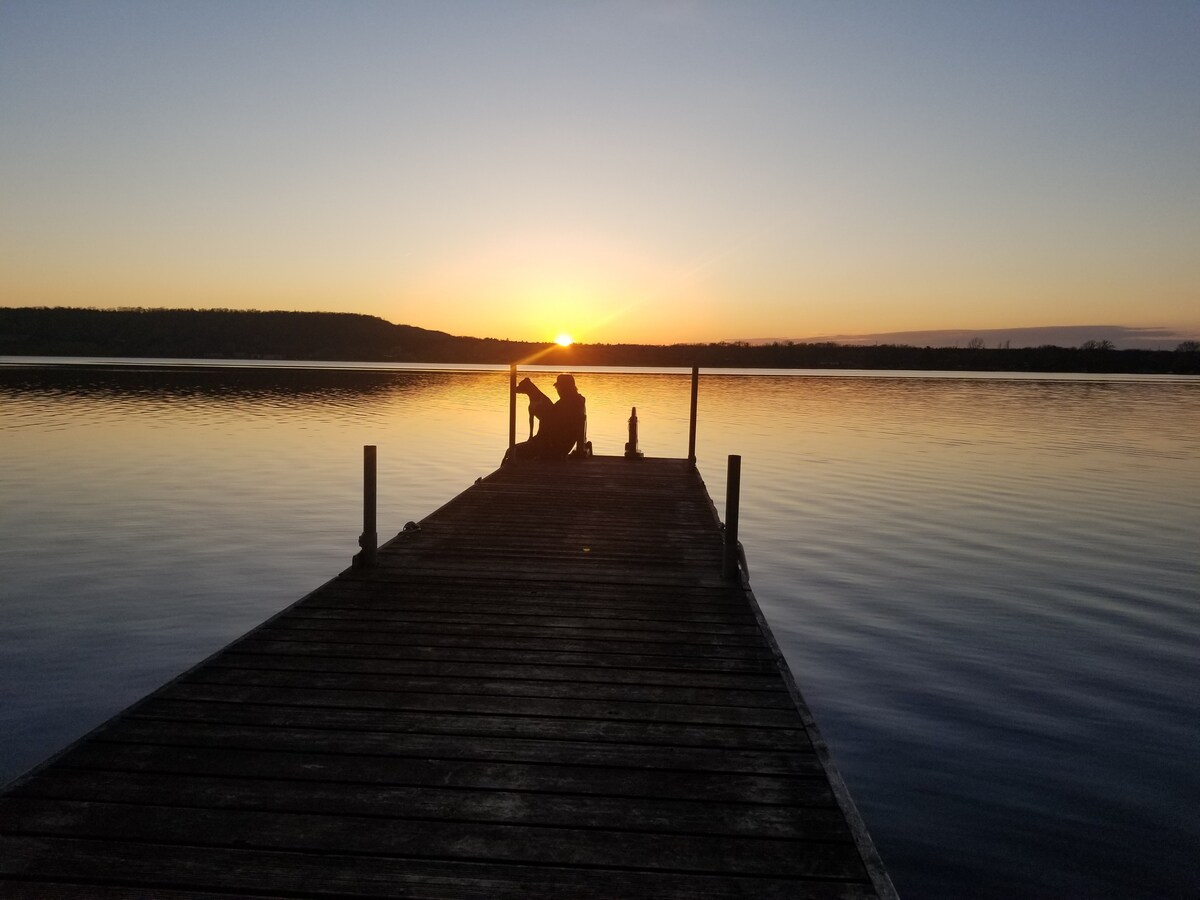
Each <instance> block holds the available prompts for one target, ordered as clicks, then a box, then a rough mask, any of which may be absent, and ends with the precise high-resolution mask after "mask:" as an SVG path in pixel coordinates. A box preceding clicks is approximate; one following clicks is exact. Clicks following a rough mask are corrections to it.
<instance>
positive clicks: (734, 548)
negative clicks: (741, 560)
mask: <svg viewBox="0 0 1200 900" xmlns="http://www.w3.org/2000/svg"><path fill="white" fill-rule="evenodd" d="M741 501H742V458H741V457H740V456H738V455H736V454H730V456H729V472H728V475H727V476H726V479H725V556H724V560H723V561H722V564H721V574H722V575H723V576H724V577H725V578H727V579H728V580H730V581H737V580H738V578H739V576H738V506H739V505H740V504H741Z"/></svg>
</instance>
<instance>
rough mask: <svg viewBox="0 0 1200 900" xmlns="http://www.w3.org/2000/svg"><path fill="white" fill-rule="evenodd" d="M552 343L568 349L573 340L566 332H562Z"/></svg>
mask: <svg viewBox="0 0 1200 900" xmlns="http://www.w3.org/2000/svg"><path fill="white" fill-rule="evenodd" d="M554 343H556V344H558V346H560V347H570V346H571V345H572V344H573V343H575V339H574V338H573V337H571V336H570V335H569V334H567V333H566V332H563V333H562V334H560V335H559V336H558V337H556V338H555V339H554Z"/></svg>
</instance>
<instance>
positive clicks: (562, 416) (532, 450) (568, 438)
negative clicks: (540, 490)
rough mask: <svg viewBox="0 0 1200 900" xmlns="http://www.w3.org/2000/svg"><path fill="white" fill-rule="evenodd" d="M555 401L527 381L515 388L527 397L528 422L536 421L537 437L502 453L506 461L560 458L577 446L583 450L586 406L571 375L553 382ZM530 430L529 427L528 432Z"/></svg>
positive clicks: (560, 376) (534, 436)
mask: <svg viewBox="0 0 1200 900" xmlns="http://www.w3.org/2000/svg"><path fill="white" fill-rule="evenodd" d="M554 389H555V390H556V391H557V392H558V400H557V402H555V401H552V400H551V399H550V398H549V397H547V396H546V395H545V394H544V393H542V391H541V390H540V389H539V388H538V386H537V385H535V384H534V383H533V382H532V381H530V380H529V379H528V378H523V379H522V380H521V383H520V384H518V385H517V393H518V394H527V395H528V396H529V413H530V417H531V419H530V421H531V423H532V419H533V418H536V419H537V420H538V430H537V434H535V435H533V436H532V437H531V438H530V439H529V440H527V441H522V442H521V443H519V444H516V445H514V446H513V447H512V449H511V450H510V451H509V452H508V453H507V454H505V457H504V458H505V460H508V459H562V458H564V457H566V456H567V455H568V454H569V453H570V452H571V448H572V447H574V446H575V445H576V444H577V443H578V444H579V445H580V450H581V451H584V449H585V442H586V439H587V438H586V433H585V428H586V427H587V426H586V423H587V405H586V400H585V398H584V396H583V395H582V394H581V393H579V389H578V388H577V387H576V386H575V377H574V376H573V375H566V374H563V375H559V376H558V378H556V379H555V381H554ZM530 430H532V424H531V429H530Z"/></svg>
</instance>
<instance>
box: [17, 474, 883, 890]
mask: <svg viewBox="0 0 1200 900" xmlns="http://www.w3.org/2000/svg"><path fill="white" fill-rule="evenodd" d="M720 564H721V538H720V532H719V528H718V523H717V520H716V517H715V512H714V509H713V505H712V503H711V501H710V500H709V498H708V496H707V494H706V493H705V491H704V487H703V482H702V481H700V479H699V477H698V476H697V474H696V473H695V470H694V468H692V467H691V466H689V465H688V464H687V463H686V462H684V461H681V460H644V461H638V462H637V463H631V461H627V460H621V459H604V458H597V459H591V460H585V461H582V462H581V463H562V464H547V465H525V464H516V465H513V466H509V467H505V468H504V469H501V470H500V471H498V472H496V473H494V474H493V475H491V476H489V477H488V478H487V479H484V480H483V481H481V482H479V483H478V484H476V485H475V486H474V487H473V488H471V489H469V490H467V491H465V492H464V493H463V494H461V495H459V496H458V497H456V498H454V499H453V500H451V501H450V502H449V503H448V504H446V505H445V506H444V507H442V508H441V509H439V510H438V511H436V512H435V513H434V514H432V515H431V516H428V517H427V518H426V519H424V520H422V522H421V523H420V528H419V529H416V530H410V531H405V532H402V533H401V534H400V535H398V536H397V537H396V538H395V539H393V540H392V541H389V542H388V543H387V544H385V545H384V546H383V547H381V548H380V550H379V553H378V565H377V566H375V567H374V568H371V569H350V570H347V571H346V572H344V573H342V574H341V575H340V576H339V577H338V578H336V579H335V580H333V581H332V582H330V583H329V584H327V585H325V586H324V587H322V588H321V589H318V590H317V591H315V592H314V593H313V594H311V595H309V596H308V597H306V598H304V599H303V600H301V601H300V602H298V603H297V604H295V605H294V606H292V607H291V608H289V609H288V610H286V611H284V612H283V613H281V614H280V615H278V616H276V617H274V618H272V619H271V620H269V621H268V622H266V623H264V624H263V625H262V626H260V627H259V628H258V629H255V630H254V631H253V632H251V633H250V634H249V635H247V636H245V637H244V638H242V639H240V640H238V641H235V642H233V643H232V644H231V645H230V646H229V647H228V648H226V649H225V650H224V651H223V652H221V653H219V654H217V655H215V656H214V657H213V658H211V659H210V660H208V661H207V662H206V663H205V664H202V665H200V666H198V667H196V668H194V669H192V670H191V671H189V672H186V673H184V674H183V675H182V676H180V677H179V678H177V679H175V680H174V681H172V682H171V683H170V684H168V685H166V686H164V687H163V688H161V689H160V690H158V691H156V692H155V693H154V694H152V695H151V696H150V697H148V698H146V699H145V700H143V701H141V702H140V703H138V704H135V705H134V706H133V707H132V708H130V709H129V710H127V711H126V712H125V713H123V714H122V715H120V716H118V717H116V718H115V719H113V720H112V721H110V722H109V723H107V724H106V725H105V726H103V727H102V728H100V729H98V730H97V731H96V732H94V733H93V734H92V735H90V736H88V737H87V738H85V739H84V740H82V741H80V742H78V743H77V744H76V745H74V746H72V747H71V748H69V749H68V750H67V751H65V752H63V753H62V754H60V755H59V756H58V757H57V758H56V759H54V760H53V761H51V762H50V763H49V764H47V765H46V766H44V767H42V768H41V769H39V770H37V771H35V772H34V773H32V774H31V775H29V776H27V777H25V778H23V779H19V780H18V781H17V782H14V784H13V785H10V786H9V787H8V788H7V789H6V791H5V792H4V793H3V795H0V893H3V894H5V895H6V896H17V897H21V896H45V895H47V894H50V895H53V896H61V897H76V896H78V897H88V896H94V897H100V898H104V897H116V896H121V897H125V896H139V895H143V896H155V897H165V898H171V897H180V898H182V897H193V896H208V897H210V898H211V897H221V896H230V895H232V896H244V895H247V894H252V895H256V896H257V895H261V896H266V897H271V896H278V897H314V896H324V895H331V896H332V895H336V896H339V897H378V896H408V897H430V898H434V897H438V898H444V897H467V898H471V897H488V898H506V897H522V898H527V897H528V898H534V900H537V898H542V897H555V898H560V897H581V898H588V897H617V896H619V897H656V898H674V897H679V898H683V897H688V898H697V897H747V896H753V897H762V898H775V897H778V898H783V897H792V898H804V897H813V898H815V897H824V898H832V897H840V898H867V897H892V896H894V891H892V889H891V886H890V882H888V881H887V878H886V873H882V869H881V867H880V866H879V865H878V861H877V856H876V855H874V851H873V848H872V847H871V846H870V841H869V837H866V835H865V831H864V830H863V828H862V827H861V822H860V821H859V820H858V819H857V817H856V815H855V814H854V813H853V808H852V804H850V803H849V801H848V798H847V795H846V794H845V791H844V786H843V785H842V784H841V782H840V780H839V779H837V778H836V775H835V774H831V772H832V770H831V768H830V764H829V762H828V753H827V750H826V749H825V747H824V744H823V742H821V741H820V740H819V735H817V733H816V731H815V725H814V724H813V723H812V722H811V717H810V716H809V715H808V712H807V709H806V708H805V707H804V706H803V701H802V700H801V699H800V698H799V694H798V693H797V691H796V690H795V687H794V684H792V683H791V682H790V680H789V678H788V677H787V673H786V665H785V664H783V663H782V662H781V658H780V656H779V654H778V649H777V647H775V646H774V644H773V641H772V639H771V637H770V634H769V631H767V630H766V629H765V625H764V623H763V621H762V620H761V614H760V613H759V611H758V610H757V607H756V605H755V604H754V602H753V597H752V595H751V594H749V592H748V591H747V589H746V588H745V587H744V586H743V585H740V584H736V583H730V582H728V581H726V580H725V579H723V578H722V576H721V571H720V569H721V565H720ZM881 873H882V874H881Z"/></svg>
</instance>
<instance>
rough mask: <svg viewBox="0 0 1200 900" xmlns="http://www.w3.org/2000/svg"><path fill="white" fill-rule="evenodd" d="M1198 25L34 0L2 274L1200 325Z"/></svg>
mask: <svg viewBox="0 0 1200 900" xmlns="http://www.w3.org/2000/svg"><path fill="white" fill-rule="evenodd" d="M464 13H467V14H464ZM1197 45H1200V7H1196V6H1189V5H1178V4H1147V5H1142V4H1135V5H1122V4H1100V5H1096V4H1093V3H1083V2H1073V0H1066V2H1064V3H1061V4H1055V5H1053V6H1050V7H1039V8H1038V9H1036V10H1034V9H1030V8H1025V7H1022V8H1016V7H1007V6H1004V5H998V6H991V7H975V6H971V7H964V6H960V5H957V4H945V5H943V4H937V3H935V4H932V5H901V6H895V7H884V8H880V7H870V8H867V7H853V6H848V5H845V4H822V3H798V4H784V5H773V4H752V5H751V6H748V7H745V6H742V5H733V4H720V3H715V2H714V3H709V2H703V0H696V2H674V0H663V2H647V3H644V4H631V3H622V2H611V3H596V4H581V5H575V4H571V5H562V6H559V5H547V4H542V3H534V2H500V3H486V4H484V3H479V4H475V3H466V4H465V5H455V4H449V5H443V4H428V5H423V4H418V5H399V4H368V3H362V4H356V5H353V6H352V7H350V11H347V10H346V8H345V7H344V6H343V5H341V4H335V3H324V2H316V3H311V4H305V5H303V6H295V5H282V6H281V5H278V4H271V3H260V2H252V3H247V4H245V5H241V6H239V7H236V8H233V9H231V8H228V7H222V8H214V7H210V6H208V5H205V4H173V5H155V4H143V3H137V2H125V0H113V2H109V3H105V4H94V3H86V2H74V0H64V2H62V3H56V4H43V3H34V2H10V3H5V4H3V5H0V113H2V114H3V117H4V121H5V128H4V129H3V131H0V194H2V195H3V196H4V198H5V201H4V203H3V205H2V206H0V305H4V306H28V305H68V306H101V307H106V306H168V307H172V306H187V307H202V308H204V307H227V308H258V309H295V310H323V311H344V312H358V313H366V314H370V315H377V316H380V317H382V318H384V319H387V320H388V321H391V322H396V323H404V324H410V325H417V326H420V327H424V328H431V329H436V330H440V331H447V332H450V333H453V334H462V335H473V336H481V337H497V338H513V339H519V340H545V341H552V340H553V339H554V338H555V337H556V336H557V335H558V334H559V333H561V332H566V333H569V334H571V335H572V336H574V337H575V339H576V340H579V341H583V342H589V343H600V342H603V343H615V342H639V343H673V342H692V341H719V340H732V339H743V338H764V337H780V338H803V337H810V336H818V335H827V334H856V333H879V332H889V331H907V330H929V329H971V328H977V329H998V328H1015V327H1035V326H1058V325H1065V324H1080V325H1083V324H1101V323H1105V324H1120V325H1124V326H1130V327H1139V326H1142V327H1145V326H1157V327H1163V328H1167V329H1172V330H1175V331H1178V332H1179V333H1181V334H1188V335H1195V334H1200V254H1197V253H1196V252H1195V248H1196V247H1198V246H1200V156H1198V155H1197V154H1196V152H1195V149H1196V147H1197V146H1200V54H1196V53H1195V52H1194V48H1195V46H1197Z"/></svg>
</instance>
